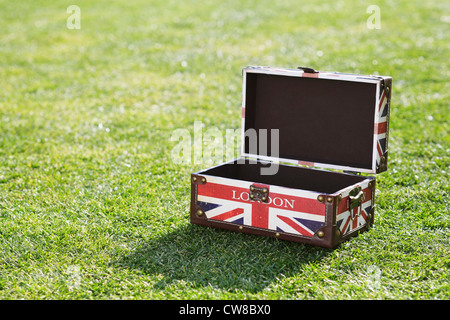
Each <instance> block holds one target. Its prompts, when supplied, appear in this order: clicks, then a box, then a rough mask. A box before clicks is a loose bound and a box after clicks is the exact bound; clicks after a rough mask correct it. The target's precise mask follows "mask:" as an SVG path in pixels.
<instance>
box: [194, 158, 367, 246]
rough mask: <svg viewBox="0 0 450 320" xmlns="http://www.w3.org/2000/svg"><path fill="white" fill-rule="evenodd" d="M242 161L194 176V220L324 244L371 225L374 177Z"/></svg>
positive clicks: (238, 230) (329, 244)
mask: <svg viewBox="0 0 450 320" xmlns="http://www.w3.org/2000/svg"><path fill="white" fill-rule="evenodd" d="M241 162H243V160H242V159H241V160H234V161H231V162H228V163H224V164H222V165H219V166H216V167H212V168H209V169H206V170H202V171H199V172H197V173H193V174H192V175H191V223H194V224H199V225H203V226H210V227H215V228H221V229H227V230H232V231H237V232H243V233H250V234H256V235H262V236H268V237H275V238H278V239H283V240H288V241H295V242H300V243H306V244H310V245H315V246H320V247H325V248H334V247H335V246H337V245H338V244H339V243H341V242H343V241H345V240H346V239H348V238H350V237H352V236H354V235H357V234H358V233H359V232H361V231H365V230H367V229H368V228H369V227H370V226H371V225H372V224H373V220H374V195H375V178H374V177H367V176H358V175H352V174H346V173H337V172H332V171H324V170H317V169H310V168H305V167H298V166H291V165H283V164H279V168H278V172H277V173H276V174H275V175H261V174H260V172H261V168H264V167H268V166H270V163H263V162H257V163H249V162H248V160H247V162H246V163H241Z"/></svg>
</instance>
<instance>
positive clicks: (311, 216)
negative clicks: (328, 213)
mask: <svg viewBox="0 0 450 320" xmlns="http://www.w3.org/2000/svg"><path fill="white" fill-rule="evenodd" d="M269 215H274V216H275V215H280V216H285V217H289V218H299V219H306V220H312V221H317V222H325V216H321V215H317V214H311V213H306V212H300V211H291V210H284V209H280V208H269Z"/></svg>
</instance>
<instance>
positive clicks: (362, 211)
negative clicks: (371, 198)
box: [361, 210, 367, 220]
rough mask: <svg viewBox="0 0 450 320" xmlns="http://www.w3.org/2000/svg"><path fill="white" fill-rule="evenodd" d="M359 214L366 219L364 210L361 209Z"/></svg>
mask: <svg viewBox="0 0 450 320" xmlns="http://www.w3.org/2000/svg"><path fill="white" fill-rule="evenodd" d="M361 216H362V217H363V219H364V220H367V215H366V212H365V211H364V210H361Z"/></svg>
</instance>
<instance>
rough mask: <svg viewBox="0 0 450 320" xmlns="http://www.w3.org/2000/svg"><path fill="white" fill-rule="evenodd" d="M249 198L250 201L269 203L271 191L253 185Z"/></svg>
mask: <svg viewBox="0 0 450 320" xmlns="http://www.w3.org/2000/svg"><path fill="white" fill-rule="evenodd" d="M249 197H250V200H253V201H261V202H265V203H267V202H269V189H267V188H266V187H256V186H254V185H251V186H250V192H249Z"/></svg>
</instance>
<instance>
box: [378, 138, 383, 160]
mask: <svg viewBox="0 0 450 320" xmlns="http://www.w3.org/2000/svg"><path fill="white" fill-rule="evenodd" d="M377 151H378V155H379V156H380V158H381V156H382V155H383V151H381V147H380V144H379V143H378V141H377Z"/></svg>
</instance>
